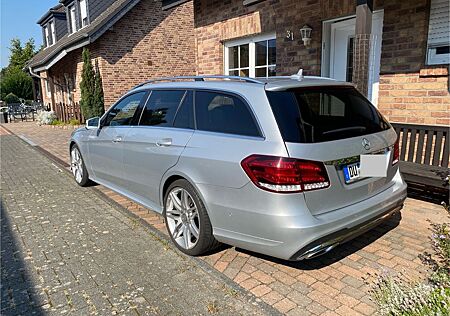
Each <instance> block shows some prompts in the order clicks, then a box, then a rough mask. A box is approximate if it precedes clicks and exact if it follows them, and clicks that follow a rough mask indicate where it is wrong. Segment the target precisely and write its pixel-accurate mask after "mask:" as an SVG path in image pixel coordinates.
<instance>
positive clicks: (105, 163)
mask: <svg viewBox="0 0 450 316" xmlns="http://www.w3.org/2000/svg"><path fill="white" fill-rule="evenodd" d="M146 95H147V92H146V91H140V92H136V93H133V94H130V95H127V96H125V97H124V98H122V99H121V100H120V101H119V102H117V103H116V104H115V105H114V106H113V107H112V108H111V109H110V110H109V111H108V112H107V113H106V114H105V115H104V116H103V118H102V121H101V128H100V129H98V130H96V131H94V132H93V133H92V134H91V135H90V136H89V142H88V143H89V145H88V150H89V157H90V161H91V168H92V172H93V176H94V178H95V180H96V181H98V182H100V183H103V184H106V185H108V186H112V187H114V188H124V184H125V183H124V181H123V143H122V142H123V140H124V139H125V137H126V135H127V133H128V132H129V130H130V127H131V125H132V122H133V121H134V120H137V116H138V111H137V110H138V107H139V105H140V104H141V102H142V101H143V100H144V99H145V96H146Z"/></svg>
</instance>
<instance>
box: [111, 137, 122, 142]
mask: <svg viewBox="0 0 450 316" xmlns="http://www.w3.org/2000/svg"><path fill="white" fill-rule="evenodd" d="M121 141H122V136H117V137H116V138H114V139H113V143H120V142H121Z"/></svg>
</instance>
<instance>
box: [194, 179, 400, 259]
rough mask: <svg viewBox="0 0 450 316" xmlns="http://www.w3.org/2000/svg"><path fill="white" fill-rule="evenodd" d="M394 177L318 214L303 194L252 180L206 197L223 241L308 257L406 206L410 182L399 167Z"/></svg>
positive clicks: (273, 253) (281, 255) (285, 255)
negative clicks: (370, 193) (279, 190)
mask: <svg viewBox="0 0 450 316" xmlns="http://www.w3.org/2000/svg"><path fill="white" fill-rule="evenodd" d="M391 183H392V185H391V186H390V187H388V188H387V189H385V190H384V191H382V192H380V193H378V194H376V195H374V196H371V197H370V198H368V199H366V200H363V201H360V202H358V203H355V204H352V205H349V206H346V207H344V208H340V209H337V210H334V211H330V212H327V213H323V214H320V215H315V216H313V215H311V213H310V212H309V211H308V208H307V205H306V203H305V200H304V197H303V195H301V194H300V195H298V196H297V197H295V195H280V194H275V195H269V198H267V196H268V195H267V192H263V191H262V190H260V189H258V188H256V187H255V186H254V185H253V184H252V183H250V184H249V185H247V186H246V187H244V188H241V189H239V190H235V191H233V192H227V191H226V190H223V189H222V190H220V194H219V193H211V191H209V192H207V193H206V195H207V196H205V200H207V201H209V202H212V203H208V212H209V213H210V218H211V222H212V224H213V227H214V229H213V232H214V235H215V237H216V238H217V239H218V240H219V241H221V242H224V243H227V244H231V245H234V246H236V247H240V248H243V249H247V250H250V251H255V252H259V253H262V254H266V255H269V256H273V257H277V258H281V259H286V260H302V259H306V258H312V257H314V256H316V255H319V254H322V253H325V252H326V251H329V250H331V249H332V248H334V247H336V246H337V245H339V244H342V243H344V242H346V241H348V240H350V239H352V238H355V237H356V236H358V235H360V234H362V233H364V232H365V231H367V230H370V229H371V228H373V227H374V226H376V225H378V224H380V223H381V221H383V220H384V219H386V218H387V217H389V216H390V215H392V214H393V213H395V212H398V211H400V210H401V208H402V205H403V201H404V200H405V198H406V184H405V182H404V181H403V179H402V177H401V175H400V173H399V172H397V174H396V176H395V177H394V178H393V180H392V182H391ZM204 189H206V188H200V190H201V191H202V192H205V191H204ZM255 190H256V191H255ZM206 191H208V190H206ZM258 191H259V192H258ZM227 195H234V199H232V200H230V199H229V198H228V196H227ZM241 195H242V196H241ZM324 198H327V197H326V194H324ZM225 201H226V202H225ZM243 201H251V202H252V203H245V202H243ZM328 248H329V249H328Z"/></svg>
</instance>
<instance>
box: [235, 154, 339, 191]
mask: <svg viewBox="0 0 450 316" xmlns="http://www.w3.org/2000/svg"><path fill="white" fill-rule="evenodd" d="M241 165H242V168H243V169H244V171H245V173H246V174H247V175H248V177H249V178H250V179H251V180H252V182H253V183H254V184H255V185H256V186H257V187H259V188H261V189H263V190H266V191H272V192H280V193H293V192H302V191H311V190H317V189H323V188H327V187H329V186H330V180H329V179H328V174H327V171H326V169H325V165H324V164H323V163H322V162H317V161H309V160H300V159H294V158H284V157H275V156H263V155H251V156H249V157H247V158H245V159H244V160H242V162H241Z"/></svg>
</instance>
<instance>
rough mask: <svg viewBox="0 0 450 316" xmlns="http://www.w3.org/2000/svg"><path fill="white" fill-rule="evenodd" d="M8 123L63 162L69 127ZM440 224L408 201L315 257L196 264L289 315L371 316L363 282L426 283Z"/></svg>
mask: <svg viewBox="0 0 450 316" xmlns="http://www.w3.org/2000/svg"><path fill="white" fill-rule="evenodd" d="M5 126H6V127H7V128H8V129H9V130H11V131H12V132H13V133H15V134H16V135H23V136H25V137H26V138H28V139H29V140H31V141H32V142H34V143H36V144H37V145H38V146H41V147H42V148H44V149H46V150H47V151H49V152H51V153H52V154H54V155H55V156H57V157H58V158H60V159H62V160H64V161H68V150H67V139H68V137H69V136H70V131H69V130H62V129H51V128H49V127H37V126H36V125H35V124H33V123H17V124H7V125H5ZM96 188H98V189H99V190H100V191H102V192H103V193H104V194H106V195H107V196H109V197H110V198H112V199H113V200H114V201H116V202H118V203H120V204H121V205H123V206H124V207H126V208H127V209H128V210H129V211H130V212H132V213H134V214H136V215H138V216H140V217H141V218H142V219H143V220H144V221H146V222H147V223H149V224H150V225H151V226H153V227H155V228H156V229H158V230H160V231H161V232H162V233H164V234H166V231H165V226H164V223H163V220H162V218H161V217H160V216H159V215H156V214H155V213H153V212H151V211H149V210H147V209H145V208H143V207H141V206H139V205H137V204H135V203H133V202H131V201H129V200H128V199H126V198H124V197H122V196H120V195H119V194H117V193H113V192H111V191H110V190H108V189H106V188H103V187H102V186H97V187H96ZM445 219H446V215H445V212H444V211H443V209H442V208H441V207H440V206H439V205H435V204H431V203H427V202H423V201H419V200H415V199H410V198H408V199H407V200H406V201H405V207H404V208H403V210H402V212H401V215H398V216H395V217H392V218H391V219H390V220H388V221H387V222H385V223H384V224H382V225H380V226H379V227H377V228H375V229H373V230H372V231H370V232H368V233H366V234H364V235H362V236H360V237H359V238H357V239H356V240H353V241H351V242H349V243H347V244H344V245H341V246H339V247H338V248H336V249H334V250H333V251H331V252H330V253H328V254H326V255H324V256H321V257H319V258H316V259H313V260H309V261H302V262H286V261H283V260H278V259H274V258H269V257H266V256H263V255H259V254H255V253H251V252H248V251H244V250H240V249H236V248H234V247H226V246H225V247H224V249H222V250H221V251H219V252H216V253H214V254H211V255H209V256H205V257H202V258H201V259H202V260H204V262H206V263H208V264H209V265H210V266H211V267H213V268H214V269H216V270H217V271H219V272H222V273H223V274H224V275H225V276H226V277H228V278H229V279H230V280H233V281H234V282H235V283H236V284H238V285H240V286H241V287H242V288H244V289H247V290H248V291H250V292H251V293H253V294H254V295H255V296H256V297H258V298H260V299H261V300H262V301H263V302H265V303H267V304H269V305H270V306H273V307H274V308H275V309H276V310H278V311H279V312H281V313H284V314H287V315H372V314H374V313H375V311H376V310H375V305H374V304H373V302H372V301H371V300H370V297H369V294H368V290H369V286H368V285H367V283H370V281H371V279H372V278H373V275H374V274H375V273H385V272H386V271H388V272H391V273H396V272H404V273H407V274H408V275H410V276H411V278H423V277H424V275H425V274H426V273H427V270H426V267H425V266H423V264H422V263H421V261H420V259H419V258H418V255H419V254H421V253H423V252H424V251H425V250H427V249H429V246H430V245H429V239H428V236H429V234H430V231H429V221H428V220H431V221H433V222H442V221H444V220H445Z"/></svg>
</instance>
